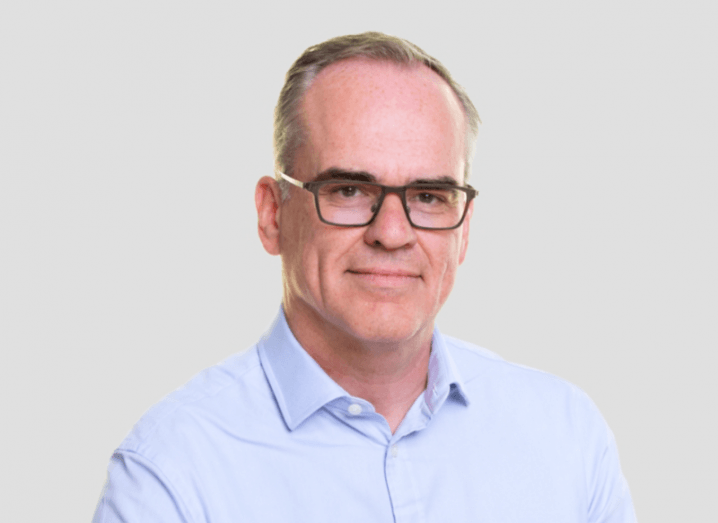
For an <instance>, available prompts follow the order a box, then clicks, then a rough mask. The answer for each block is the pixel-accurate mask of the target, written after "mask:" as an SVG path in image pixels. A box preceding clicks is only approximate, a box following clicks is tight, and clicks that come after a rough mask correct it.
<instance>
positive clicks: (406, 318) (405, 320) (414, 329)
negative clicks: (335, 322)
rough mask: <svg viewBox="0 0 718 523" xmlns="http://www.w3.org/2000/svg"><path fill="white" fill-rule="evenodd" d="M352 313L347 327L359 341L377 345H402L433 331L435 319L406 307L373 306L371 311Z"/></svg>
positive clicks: (392, 305) (355, 311)
mask: <svg viewBox="0 0 718 523" xmlns="http://www.w3.org/2000/svg"><path fill="white" fill-rule="evenodd" d="M357 309H358V310H354V311H350V317H349V318H347V319H349V321H348V322H347V327H348V328H349V331H350V332H352V334H353V335H354V336H355V337H356V338H359V339H363V340H366V341H370V342H375V343H400V342H403V341H406V340H408V339H411V338H413V337H415V336H416V335H417V334H419V333H420V332H421V331H422V330H424V329H425V328H427V327H428V328H429V329H430V330H433V324H434V322H433V318H428V317H427V316H424V315H422V314H419V313H418V311H411V310H408V309H407V306H406V305H401V306H399V305H398V304H391V305H390V306H387V304H376V303H375V304H373V307H371V308H370V309H369V310H360V309H362V308H357Z"/></svg>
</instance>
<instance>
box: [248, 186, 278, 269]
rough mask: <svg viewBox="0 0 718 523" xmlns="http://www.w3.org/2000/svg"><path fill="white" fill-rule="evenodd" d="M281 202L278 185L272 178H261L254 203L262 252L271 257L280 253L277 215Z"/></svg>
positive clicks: (255, 192)
mask: <svg viewBox="0 0 718 523" xmlns="http://www.w3.org/2000/svg"><path fill="white" fill-rule="evenodd" d="M281 201H282V197H281V192H280V189H279V184H278V183H277V181H276V180H275V179H274V178H270V177H269V176H264V177H262V178H261V179H260V180H259V181H258V182H257V187H256V189H255V191H254V203H255V205H256V206H257V221H258V224H257V225H258V227H257V228H258V232H259V239H260V240H261V241H262V245H263V246H264V250H265V251H267V252H268V253H269V254H271V255H273V256H277V255H278V254H279V253H280V241H279V215H280V212H281V211H280V204H281Z"/></svg>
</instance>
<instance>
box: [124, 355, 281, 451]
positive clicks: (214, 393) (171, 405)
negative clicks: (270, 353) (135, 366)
mask: <svg viewBox="0 0 718 523" xmlns="http://www.w3.org/2000/svg"><path fill="white" fill-rule="evenodd" d="M267 403H273V396H272V394H271V390H270V389H269V387H268V385H267V382H266V378H265V375H264V372H263V370H262V367H261V363H260V360H259V357H258V354H257V347H256V346H253V347H251V348H250V349H248V350H246V351H243V352H240V353H237V354H234V355H232V356H230V357H229V358H227V359H226V360H224V361H223V362H221V363H219V364H217V365H214V366H212V367H209V368H208V369H205V370H204V371H202V372H200V373H199V374H197V375H196V376H195V377H194V378H192V379H191V380H190V381H189V382H187V383H186V384H185V385H183V386H182V387H180V388H179V389H177V390H175V391H174V392H172V393H170V394H169V395H167V396H166V397H165V398H163V399H162V400H161V401H159V402H158V403H157V404H155V405H154V406H152V407H151V408H150V409H149V410H148V411H147V412H146V413H145V414H144V415H143V416H142V418H141V419H140V420H139V421H138V422H137V423H136V424H135V426H134V427H133V428H132V430H131V431H130V433H129V435H128V436H127V437H126V438H125V440H124V441H123V442H122V444H121V445H120V447H119V449H118V450H120V451H129V452H133V453H135V454H139V455H142V456H144V457H145V458H146V459H149V460H150V461H153V462H156V461H162V456H164V455H167V454H170V453H172V452H173V451H177V452H179V451H181V449H184V450H186V449H187V448H188V447H191V446H196V445H201V444H203V443H202V442H204V444H207V443H209V442H207V441H206V440H207V438H210V439H211V437H214V436H215V435H216V434H213V433H214V432H219V433H222V431H223V430H225V429H227V430H234V427H233V426H234V425H238V424H241V423H242V421H243V419H246V417H247V414H248V412H247V411H251V410H254V409H255V408H258V407H256V405H257V404H261V405H262V407H261V408H262V409H263V410H264V409H265V408H266V407H265V406H266V404H267ZM208 428H210V430H209V431H208Z"/></svg>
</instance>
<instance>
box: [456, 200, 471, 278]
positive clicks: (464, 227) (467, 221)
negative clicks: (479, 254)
mask: <svg viewBox="0 0 718 523" xmlns="http://www.w3.org/2000/svg"><path fill="white" fill-rule="evenodd" d="M473 214H474V200H471V203H469V210H468V211H466V218H464V223H462V224H461V251H459V265H461V264H462V263H464V258H466V249H467V248H468V247H469V226H470V225H471V216H472V215H473Z"/></svg>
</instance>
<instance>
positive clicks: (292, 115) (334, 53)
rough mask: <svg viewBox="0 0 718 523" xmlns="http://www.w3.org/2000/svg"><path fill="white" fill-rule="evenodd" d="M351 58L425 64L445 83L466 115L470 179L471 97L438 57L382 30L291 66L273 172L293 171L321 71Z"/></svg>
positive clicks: (278, 115) (277, 123)
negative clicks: (307, 97) (306, 106)
mask: <svg viewBox="0 0 718 523" xmlns="http://www.w3.org/2000/svg"><path fill="white" fill-rule="evenodd" d="M349 58H367V59H370V60H377V61H389V62H394V63H396V64H402V65H412V64H423V65H425V66H427V67H428V68H429V69H431V70H432V71H434V72H435V73H437V74H438V75H439V76H440V77H441V78H443V79H444V81H446V83H447V84H448V85H449V87H451V89H452V91H453V92H454V94H456V97H457V98H458V99H459V101H460V102H461V105H462V106H463V109H464V115H465V116H466V121H467V128H466V133H465V137H466V140H465V147H464V149H465V155H466V158H465V168H464V181H466V180H468V177H469V174H470V171H471V159H472V158H473V152H474V144H475V143H476V136H477V134H478V132H479V123H480V122H481V120H480V119H479V114H478V112H477V111H476V108H475V107H474V104H473V103H471V100H470V99H469V96H468V94H466V91H464V89H463V88H462V87H461V86H460V85H459V84H458V83H456V82H455V81H454V79H453V78H452V77H451V74H450V73H449V71H448V69H446V67H444V66H443V65H442V64H441V62H439V61H438V60H437V59H436V58H434V57H432V56H430V55H429V54H427V53H426V52H424V51H423V50H422V49H420V48H419V47H418V46H416V45H414V44H412V43H411V42H409V41H407V40H404V39H402V38H397V37H396V36H390V35H386V34H383V33H379V32H366V33H361V34H355V35H346V36H338V37H336V38H332V39H330V40H327V41H326V42H323V43H321V44H317V45H314V46H312V47H310V48H308V49H307V50H306V51H304V53H303V54H302V55H301V56H300V57H299V58H298V59H297V60H296V62H294V64H292V67H291V68H290V69H289V71H287V75H286V78H285V82H284V86H283V87H282V91H281V93H280V94H279V101H278V102H277V106H276V108H275V110H274V166H275V171H280V172H284V173H287V174H291V173H292V171H293V170H294V169H293V167H294V165H293V164H294V156H295V153H296V151H297V149H298V148H299V146H300V145H301V144H302V143H303V140H304V137H305V134H304V133H305V128H304V125H303V122H302V115H301V105H302V99H303V97H304V93H306V92H307V90H308V89H309V86H310V85H311V84H312V82H313V81H314V79H315V78H316V77H317V75H318V74H319V72H320V71H322V69H324V68H325V67H328V66H329V65H331V64H333V63H336V62H339V61H341V60H347V59H349ZM283 181H284V180H282V182H283ZM280 185H281V186H282V193H283V194H282V197H283V198H285V197H286V193H287V191H288V187H287V186H286V184H284V183H281V184H280Z"/></svg>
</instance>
